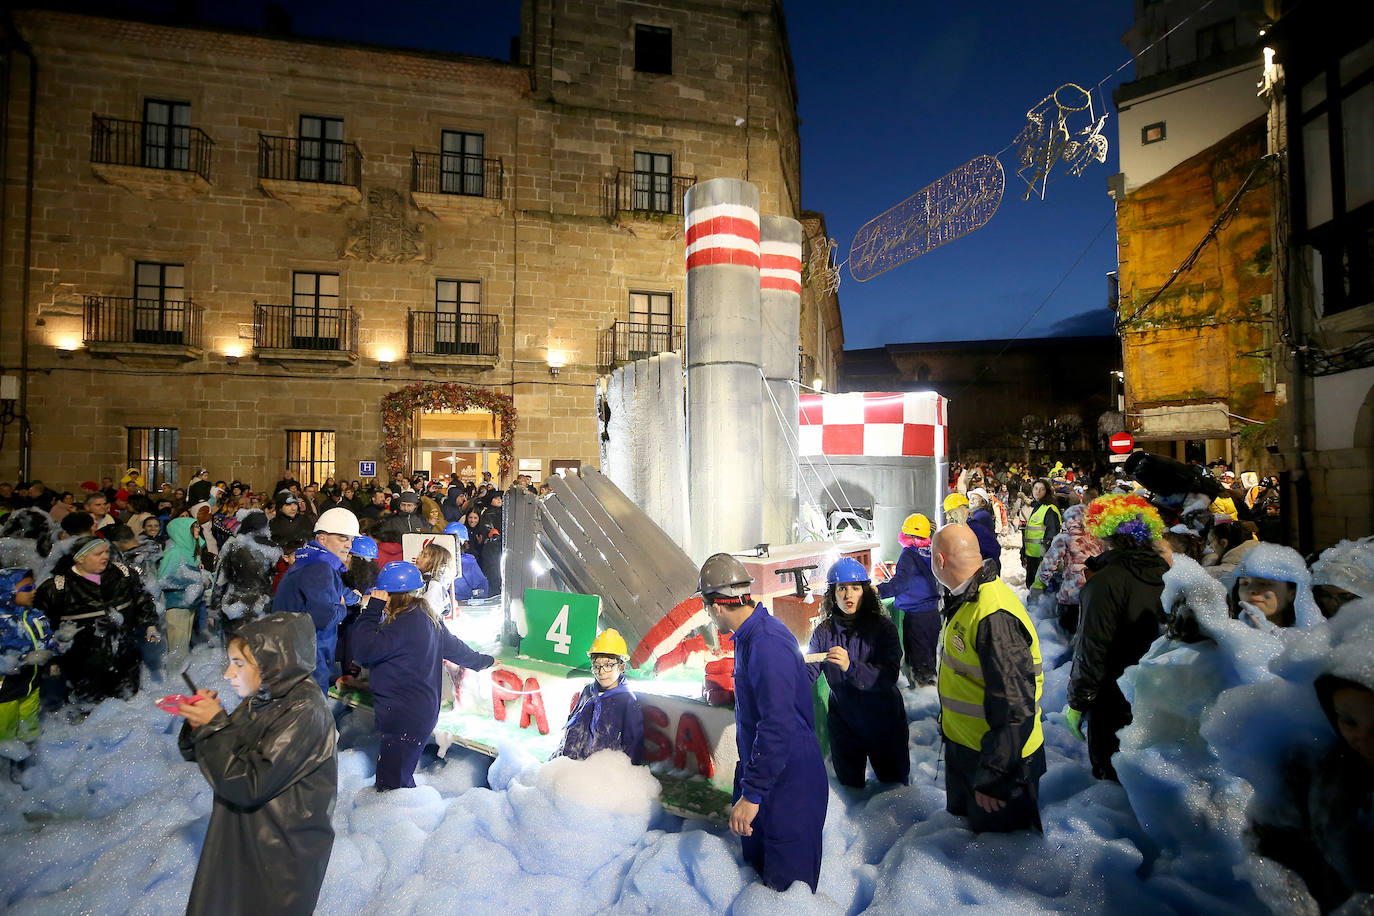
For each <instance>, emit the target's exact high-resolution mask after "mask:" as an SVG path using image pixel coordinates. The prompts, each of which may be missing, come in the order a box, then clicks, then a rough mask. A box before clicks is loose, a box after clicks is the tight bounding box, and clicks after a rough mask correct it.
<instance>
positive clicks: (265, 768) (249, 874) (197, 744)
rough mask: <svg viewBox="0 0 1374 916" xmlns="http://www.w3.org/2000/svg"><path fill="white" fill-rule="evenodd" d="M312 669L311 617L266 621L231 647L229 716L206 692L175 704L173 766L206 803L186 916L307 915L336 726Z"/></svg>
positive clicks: (320, 855)
mask: <svg viewBox="0 0 1374 916" xmlns="http://www.w3.org/2000/svg"><path fill="white" fill-rule="evenodd" d="M314 670H315V626H314V624H312V623H311V622H310V617H309V616H308V615H306V614H288V613H279V614H269V615H268V616H266V617H264V618H262V619H261V620H254V621H251V622H249V623H246V624H244V625H243V627H242V628H241V629H240V630H239V631H238V635H236V636H235V637H234V638H233V639H231V640H230V641H229V666H228V668H227V669H226V670H225V672H224V676H225V679H226V680H228V681H229V682H230V683H231V684H232V685H233V686H234V690H235V692H237V693H238V695H239V696H240V697H243V702H241V703H239V705H238V706H237V707H236V708H235V709H234V711H233V713H228V714H227V713H225V711H224V708H223V707H222V706H221V705H220V703H219V698H218V697H219V695H218V693H217V692H216V691H213V690H207V689H205V688H201V689H200V690H198V691H196V694H197V696H198V697H200V699H198V700H197V701H196V702H195V703H191V704H182V705H181V707H180V709H179V712H180V714H181V715H183V716H185V717H186V724H185V725H184V726H182V729H181V736H180V739H179V741H178V745H179V747H180V750H181V755H182V756H183V757H184V758H186V759H187V760H190V761H194V762H195V763H196V764H197V765H198V766H199V767H200V772H201V773H202V774H203V775H204V776H205V779H206V781H207V782H209V783H210V787H211V788H212V789H213V790H214V792H215V804H214V808H213V809H212V811H211V813H210V827H209V830H208V831H207V832H206V834H205V845H204V846H203V847H202V848H201V853H200V864H199V865H198V866H197V867H196V878H195V882H194V883H193V884H192V885H191V899H190V900H189V901H187V904H186V912H187V913H189V914H195V913H254V914H266V913H273V914H301V916H307V914H309V913H312V912H314V910H315V902H316V900H318V899H319V896H320V886H321V885H322V884H323V883H324V873H325V869H326V868H328V866H329V855H330V852H331V851H332V850H333V848H334V828H333V826H332V825H331V823H330V819H331V818H332V817H333V815H334V799H335V795H336V794H337V792H338V787H339V758H338V752H337V750H336V749H335V738H336V732H335V730H334V717H333V715H332V714H331V713H330V711H329V707H328V705H326V703H325V699H324V695H323V694H321V693H320V688H319V687H317V686H316V685H315V682H314V681H313V680H312V679H311V677H310V675H311V672H313V671H314Z"/></svg>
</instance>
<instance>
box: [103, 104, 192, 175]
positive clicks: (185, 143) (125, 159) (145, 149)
mask: <svg viewBox="0 0 1374 916" xmlns="http://www.w3.org/2000/svg"><path fill="white" fill-rule="evenodd" d="M214 147H215V141H213V140H211V139H210V138H209V137H208V136H206V135H205V131H203V130H201V129H200V128H198V127H191V126H189V125H183V124H160V123H157V122H154V121H121V120H120V119H118V118H102V117H101V116H100V115H97V114H93V115H91V161H92V162H98V163H103V164H105V165H132V166H138V167H139V168H145V169H169V170H172V171H179V172H195V173H196V174H197V175H199V176H200V177H201V178H204V179H205V180H206V181H209V180H210V154H211V152H213V150H214Z"/></svg>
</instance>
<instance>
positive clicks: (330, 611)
mask: <svg viewBox="0 0 1374 916" xmlns="http://www.w3.org/2000/svg"><path fill="white" fill-rule="evenodd" d="M357 536H358V518H357V516H355V515H354V514H353V513H352V512H349V511H348V510H347V509H344V508H342V507H339V506H336V507H335V508H333V509H326V510H325V511H324V512H322V513H320V517H319V518H318V519H317V520H316V521H315V540H313V541H311V542H310V543H308V544H306V545H305V546H304V547H301V548H300V549H299V550H297V551H296V556H295V560H294V561H293V562H292V563H291V568H290V569H288V570H287V571H286V574H285V575H283V576H282V577H281V582H280V583H278V585H277V592H276V594H275V595H273V596H272V612H273V613H277V612H279V611H286V612H290V613H295V614H309V615H310V619H311V621H313V622H314V624H315V671H314V673H313V674H311V677H312V678H313V679H314V681H315V683H316V684H318V685H319V686H320V690H322V691H324V692H325V693H328V692H329V684H330V681H331V680H333V673H334V647H335V645H336V644H337V642H338V638H339V623H340V622H341V621H342V620H343V618H344V613H345V611H346V610H347V609H346V608H345V606H344V596H345V593H346V591H347V589H345V588H344V583H343V574H344V572H345V571H346V570H347V569H348V559H349V556H350V554H349V548H350V547H351V546H352V544H353V539H354V538H355V537H357Z"/></svg>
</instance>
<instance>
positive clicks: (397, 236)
mask: <svg viewBox="0 0 1374 916" xmlns="http://www.w3.org/2000/svg"><path fill="white" fill-rule="evenodd" d="M344 257H346V258H353V259H355V260H358V261H381V262H382V263H385V264H397V263H400V262H403V261H423V260H425V248H424V227H422V226H420V225H418V224H416V223H411V222H407V221H406V205H405V200H404V199H403V198H402V197H401V195H400V193H399V192H397V191H393V190H391V189H389V188H375V189H373V190H371V191H369V192H368V194H367V216H365V217H364V218H362V219H355V220H349V223H348V237H347V238H346V239H345V240H344Z"/></svg>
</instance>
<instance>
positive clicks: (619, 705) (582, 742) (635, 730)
mask: <svg viewBox="0 0 1374 916" xmlns="http://www.w3.org/2000/svg"><path fill="white" fill-rule="evenodd" d="M587 656H588V657H589V658H590V659H591V660H592V678H593V680H592V683H590V684H588V685H587V686H586V687H583V688H582V694H581V695H580V696H579V697H578V698H577V703H576V705H574V706H573V711H572V712H571V713H570V714H569V715H568V722H567V724H566V725H564V726H563V740H562V741H561V742H559V745H558V750H557V751H556V752H555V753H554V756H555V757H571V758H572V759H574V760H586V759H587V758H588V757H590V756H591V755H592V754H595V753H596V752H597V751H604V750H607V749H615V750H619V751H624V752H625V756H627V757H629V758H630V762H631V763H633V764H636V765H638V764H640V763H643V762H644V712H643V710H641V709H640V708H639V699H638V698H637V697H636V696H635V695H634V692H633V691H631V690H630V685H629V684H627V683H625V660H626V659H627V658H629V657H630V648H629V646H627V645H626V644H625V638H624V637H623V636H621V635H620V632H619V631H618V630H614V629H612V628H610V627H607V628H606V629H605V630H602V631H601V633H600V634H598V635H597V637H596V639H595V640H593V641H592V647H591V649H590V650H588V652H587Z"/></svg>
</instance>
